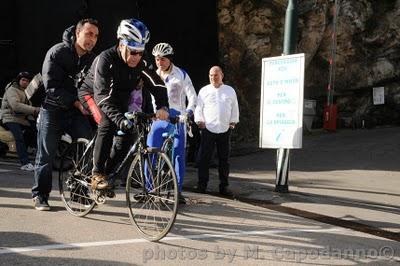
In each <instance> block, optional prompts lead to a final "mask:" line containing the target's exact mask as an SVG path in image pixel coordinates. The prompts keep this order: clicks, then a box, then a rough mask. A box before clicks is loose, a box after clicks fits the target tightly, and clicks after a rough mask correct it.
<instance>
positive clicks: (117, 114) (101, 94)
mask: <svg viewBox="0 0 400 266" xmlns="http://www.w3.org/2000/svg"><path fill="white" fill-rule="evenodd" d="M140 77H142V79H143V81H144V87H145V88H147V89H148V90H149V91H150V93H151V94H152V95H153V96H154V99H155V104H156V108H157V109H160V108H162V107H167V108H168V107H169V105H168V94H167V88H166V87H165V84H164V82H163V81H162V79H161V78H160V77H159V76H158V75H157V73H156V72H155V71H154V70H153V69H150V68H149V67H148V65H147V63H146V61H144V60H141V61H140V63H139V64H138V66H137V67H135V68H131V67H129V66H128V65H127V64H126V63H125V62H124V61H123V60H122V58H121V54H120V52H119V50H118V46H114V47H111V48H109V49H107V50H105V51H103V52H101V53H100V54H99V55H98V56H97V57H96V58H95V59H94V61H93V64H92V66H91V67H90V70H89V73H88V75H87V77H86V78H85V80H84V82H83V84H82V86H81V89H82V90H86V91H90V90H91V88H92V89H93V92H94V100H95V102H96V104H97V105H98V106H99V107H100V109H101V110H102V111H103V113H104V114H105V115H106V116H107V117H108V118H110V119H111V121H113V122H114V123H115V124H116V125H117V126H118V127H119V126H120V123H121V122H122V121H123V120H124V119H125V117H124V113H125V112H127V111H128V103H129V98H130V94H131V92H132V90H133V89H134V88H136V86H137V83H138V80H139V78H140Z"/></svg>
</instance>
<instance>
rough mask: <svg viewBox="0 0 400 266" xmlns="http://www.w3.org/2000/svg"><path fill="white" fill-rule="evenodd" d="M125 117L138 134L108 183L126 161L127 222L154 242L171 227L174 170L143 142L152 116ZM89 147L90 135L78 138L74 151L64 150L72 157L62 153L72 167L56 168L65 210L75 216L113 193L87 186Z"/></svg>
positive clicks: (160, 153)
mask: <svg viewBox="0 0 400 266" xmlns="http://www.w3.org/2000/svg"><path fill="white" fill-rule="evenodd" d="M125 117H126V118H127V119H129V120H130V121H132V122H133V123H134V127H135V129H136V132H137V134H138V136H137V140H136V141H135V143H134V144H133V145H132V147H131V148H130V149H129V151H128V153H127V154H126V156H125V158H124V159H123V161H122V162H121V164H120V165H119V166H118V168H117V169H116V170H115V171H114V172H113V173H111V174H110V175H109V182H110V183H111V184H113V183H114V181H115V178H116V177H117V176H118V175H119V174H121V172H122V170H123V169H124V168H125V167H126V166H128V164H129V163H130V166H129V171H128V175H127V178H126V186H125V194H126V202H127V207H128V213H129V218H130V221H131V223H132V224H133V225H134V227H135V228H136V230H137V231H138V232H139V233H140V234H141V235H142V236H143V237H144V238H145V239H147V240H150V241H158V240H160V239H161V238H163V237H164V236H166V235H167V234H168V232H169V231H170V230H171V228H172V226H173V224H174V222H175V219H176V215H177V210H178V201H177V198H178V197H177V195H178V188H177V187H178V186H177V182H176V175H175V171H174V169H173V166H172V163H171V162H170V160H169V158H168V157H167V156H166V154H165V153H164V152H163V151H161V150H160V149H158V148H154V147H148V146H147V145H146V137H147V134H148V132H149V128H150V123H151V121H152V118H153V115H148V114H144V113H126V114H125ZM78 144H84V145H85V148H84V149H83V151H82V150H81V149H79V148H78V147H79V145H78ZM93 146H94V138H93V139H92V140H91V141H90V142H85V143H83V141H82V140H79V139H78V140H77V142H76V144H75V145H71V149H75V150H72V152H69V153H66V154H67V155H68V154H74V156H69V157H68V156H65V161H66V162H67V161H72V162H73V167H72V169H70V170H68V171H63V170H60V173H59V184H60V185H59V188H60V194H61V198H62V199H63V202H64V204H65V206H66V208H67V210H68V212H69V213H71V214H73V215H75V216H85V215H87V214H88V213H89V212H90V211H91V210H92V209H93V208H94V206H95V204H103V203H104V202H105V201H106V198H107V197H110V198H112V197H114V196H115V192H114V188H111V189H105V190H92V188H91V185H90V180H91V172H90V171H91V166H92V161H91V160H92V152H93ZM74 147H75V148H74ZM63 161H64V160H62V162H61V163H62V164H63ZM61 169H62V168H61ZM89 169H90V170H89ZM76 205H78V206H76Z"/></svg>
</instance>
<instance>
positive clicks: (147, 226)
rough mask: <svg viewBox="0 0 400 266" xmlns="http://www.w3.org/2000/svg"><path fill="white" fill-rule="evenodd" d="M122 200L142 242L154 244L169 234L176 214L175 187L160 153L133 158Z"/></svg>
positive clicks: (172, 174) (173, 173)
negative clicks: (123, 199)
mask: <svg viewBox="0 0 400 266" xmlns="http://www.w3.org/2000/svg"><path fill="white" fill-rule="evenodd" d="M151 160H152V161H153V162H155V164H154V167H153V164H151ZM146 163H147V165H150V167H147V169H146V167H145V165H146ZM146 170H147V173H148V174H147V177H146V175H145V171H146ZM126 201H127V205H128V211H129V218H130V220H131V223H132V224H133V225H134V226H135V228H136V230H137V231H138V232H139V233H140V234H141V235H142V236H143V237H144V238H145V239H147V240H149V241H158V240H160V239H162V238H163V237H164V236H166V235H167V234H168V233H169V231H170V230H171V228H172V226H173V224H174V222H175V219H176V215H177V212H178V184H177V181H176V175H175V171H174V168H173V167H172V163H171V161H170V160H169V158H168V157H167V156H166V155H165V154H164V153H163V152H161V151H159V150H158V151H153V152H152V151H149V152H146V153H138V154H137V155H136V157H135V158H134V160H133V162H132V164H131V166H130V168H129V172H128V176H127V182H126Z"/></svg>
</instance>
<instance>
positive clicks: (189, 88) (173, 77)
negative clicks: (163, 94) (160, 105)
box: [157, 64, 197, 113]
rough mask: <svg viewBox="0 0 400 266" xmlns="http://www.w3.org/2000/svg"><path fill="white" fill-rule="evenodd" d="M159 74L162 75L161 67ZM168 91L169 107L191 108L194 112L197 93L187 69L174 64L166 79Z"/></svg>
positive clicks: (176, 108) (181, 109)
mask: <svg viewBox="0 0 400 266" xmlns="http://www.w3.org/2000/svg"><path fill="white" fill-rule="evenodd" d="M157 74H158V75H159V76H160V77H161V71H160V69H157ZM164 82H165V85H166V87H167V91H168V102H169V108H170V109H172V108H173V109H175V110H177V111H179V112H181V113H182V112H185V110H187V109H190V110H192V111H193V112H194V109H195V108H196V101H197V95H196V91H195V89H194V87H193V84H192V80H191V79H190V77H189V75H188V74H187V73H186V71H185V70H183V69H182V68H179V67H177V66H175V65H173V64H172V70H171V72H170V73H169V74H168V76H167V77H166V78H165V79H164ZM186 98H187V100H188V105H187V106H186Z"/></svg>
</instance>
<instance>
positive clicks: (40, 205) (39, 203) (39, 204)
mask: <svg viewBox="0 0 400 266" xmlns="http://www.w3.org/2000/svg"><path fill="white" fill-rule="evenodd" d="M33 207H34V208H35V209H36V210H38V211H50V205H49V203H48V202H47V199H45V198H43V197H41V196H36V197H34V198H33Z"/></svg>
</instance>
